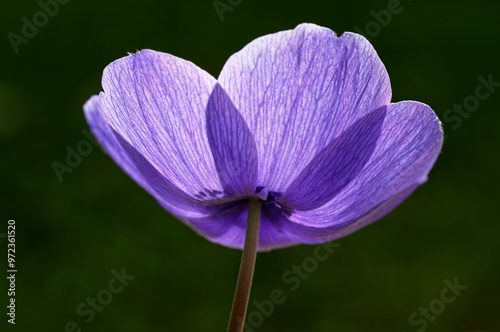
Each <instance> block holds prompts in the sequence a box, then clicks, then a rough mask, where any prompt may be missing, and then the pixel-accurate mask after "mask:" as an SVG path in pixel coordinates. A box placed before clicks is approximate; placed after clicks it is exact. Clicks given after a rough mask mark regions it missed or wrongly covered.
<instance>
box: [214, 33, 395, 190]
mask: <svg viewBox="0 0 500 332" xmlns="http://www.w3.org/2000/svg"><path fill="white" fill-rule="evenodd" d="M218 81H219V83H220V84H221V86H222V87H223V88H224V90H225V91H226V92H227V93H228V95H229V97H230V98H231V100H232V101H233V103H234V105H235V106H236V108H237V109H238V110H239V112H240V113H241V115H242V116H243V118H244V119H245V121H246V123H247V124H248V126H249V128H250V131H251V132H252V134H253V135H254V138H255V142H256V144H257V152H258V160H259V175H258V181H257V184H258V185H259V186H265V187H268V188H269V189H270V190H272V191H274V192H284V191H285V189H286V188H288V187H289V186H290V184H291V182H292V181H293V179H295V178H296V177H297V176H298V175H299V174H300V172H301V171H302V170H303V169H304V168H305V167H306V165H307V164H308V163H309V162H311V160H312V159H313V158H314V156H315V155H316V154H317V153H319V152H320V151H321V150H322V149H323V148H325V146H326V145H327V144H328V143H329V142H331V141H332V140H333V139H334V138H335V137H337V136H339V135H340V134H341V133H342V132H344V131H345V130H346V128H348V127H350V126H351V125H352V124H353V123H354V122H355V121H356V120H357V119H359V118H361V117H363V116H364V115H366V114H368V113H369V112H371V111H374V110H376V109H378V108H379V107H381V106H384V105H387V104H388V103H389V102H390V99H391V88H390V82H389V76H388V75H387V71H386V70H385V67H384V65H383V64H382V62H381V61H380V59H379V57H378V56H377V54H376V52H375V50H374V49H373V47H372V46H371V45H370V43H369V42H368V41H367V40H366V39H365V38H364V37H362V36H360V35H357V34H353V33H344V34H343V35H342V36H341V37H340V38H338V37H337V36H336V35H335V33H334V32H333V31H331V30H329V29H327V28H323V27H319V26H316V25H313V24H301V25H299V26H297V27H296V28H295V29H294V30H289V31H283V32H279V33H275V34H272V35H267V36H263V37H260V38H257V39H256V40H254V41H252V42H251V43H250V44H248V45H247V46H245V47H244V48H243V49H242V50H241V51H239V52H238V53H235V54H234V55H232V56H231V57H230V58H229V60H228V61H227V62H226V64H225V66H224V68H223V69H222V72H221V74H220V76H219V80H218Z"/></svg>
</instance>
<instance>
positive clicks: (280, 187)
mask: <svg viewBox="0 0 500 332" xmlns="http://www.w3.org/2000/svg"><path fill="white" fill-rule="evenodd" d="M102 86H103V90H104V92H101V93H100V94H99V95H98V96H97V95H95V96H93V97H91V98H90V100H89V101H88V102H87V103H86V104H85V105H84V111H85V115H86V118H87V121H88V123H89V125H90V127H91V130H92V132H93V133H94V135H95V136H96V138H97V139H98V141H99V142H100V144H101V145H102V146H103V147H104V149H105V150H106V151H107V153H108V154H109V155H110V156H111V157H112V158H113V159H114V161H115V162H116V163H117V164H118V165H119V166H120V167H121V168H123V170H124V171H125V172H126V173H127V174H128V175H129V176H130V177H132V178H133V179H134V180H135V181H136V182H137V183H138V184H139V185H140V186H141V187H143V188H144V189H145V190H146V191H147V192H149V193H150V194H151V195H152V196H153V197H154V198H155V199H156V200H157V201H158V203H159V204H160V205H161V206H162V207H164V208H165V209H166V210H168V211H169V212H170V213H172V214H173V215H175V216H176V217H177V218H179V219H180V220H182V221H183V222H184V223H186V224H187V225H189V226H190V227H192V228H193V229H194V230H195V231H196V232H197V233H199V234H200V235H202V236H203V237H205V238H206V239H208V240H210V241H212V242H215V243H218V244H221V245H224V246H227V247H231V248H239V249H243V258H242V264H241V267H240V276H239V279H238V283H237V288H236V295H235V300H234V304H233V311H232V314H231V319H230V323H229V331H241V330H242V326H243V319H244V317H245V313H246V307H247V302H248V296H249V292H250V286H251V279H252V276H253V270H254V263H255V257H256V252H257V251H263V250H271V249H276V248H282V247H286V246H291V245H296V244H301V243H304V244H315V243H323V242H327V241H331V240H334V239H337V238H339V237H343V236H345V235H347V234H350V233H352V232H354V231H356V230H358V229H359V228H361V227H363V226H366V225H368V224H370V223H372V222H374V221H376V220H377V219H379V218H381V217H382V216H384V215H386V214H387V213H389V212H390V211H391V210H392V209H394V208H395V207H396V206H397V205H398V204H399V203H401V202H402V201H403V200H404V199H406V198H407V197H408V196H409V195H410V194H411V193H412V192H413V191H414V190H415V189H416V188H417V187H418V186H419V185H421V184H422V183H424V182H425V181H426V180H427V175H428V173H429V171H430V170H431V168H432V166H433V164H434V162H435V161H436V159H437V157H438V155H439V152H440V150H441V145H442V140H443V133H442V129H441V125H440V122H439V119H438V118H437V116H436V114H435V113H434V112H433V110H432V109H431V108H430V107H429V106H427V105H425V104H422V103H419V102H415V101H403V102H398V103H391V84H390V81H389V76H388V74H387V71H386V69H385V67H384V65H383V64H382V62H381V60H380V58H379V57H378V55H377V53H376V52H375V50H374V49H373V47H372V45H371V44H370V43H369V42H368V41H367V40H366V39H365V38H364V37H362V36H360V35H357V34H354V33H349V32H346V33H344V34H343V35H342V36H341V37H337V36H336V34H335V33H334V32H333V31H331V30H329V29H327V28H323V27H320V26H317V25H314V24H300V25H299V26H297V27H296V28H295V29H293V30H288V31H282V32H278V33H275V34H270V35H266V36H263V37H260V38H257V39H255V40H254V41H252V42H251V43H249V44H248V45H247V46H245V47H244V48H243V49H242V50H241V51H239V52H237V53H235V54H233V55H232V56H231V57H230V58H229V60H228V61H227V62H226V64H225V65H224V67H223V69H222V71H221V73H220V75H219V77H218V79H215V78H214V77H212V76H211V75H210V74H208V73H207V72H206V71H204V70H202V69H200V68H199V67H197V66H196V65H195V64H193V63H192V62H189V61H186V60H183V59H181V58H178V57H175V56H173V55H170V54H166V53H160V52H155V51H152V50H143V51H140V52H138V53H136V54H132V55H129V56H126V57H124V58H121V59H118V60H116V61H114V62H112V63H111V64H110V65H108V66H107V67H106V68H105V69H104V74H103V79H102Z"/></svg>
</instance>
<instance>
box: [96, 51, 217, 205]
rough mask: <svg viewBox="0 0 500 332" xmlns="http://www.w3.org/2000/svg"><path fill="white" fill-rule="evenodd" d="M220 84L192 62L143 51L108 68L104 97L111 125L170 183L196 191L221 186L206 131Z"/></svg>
mask: <svg viewBox="0 0 500 332" xmlns="http://www.w3.org/2000/svg"><path fill="white" fill-rule="evenodd" d="M215 84H216V81H215V79H214V78H213V77H212V76H210V75H209V74H208V73H206V72H205V71H203V70H202V69H200V68H198V67H197V66H195V65H194V64H193V63H191V62H189V61H185V60H182V59H180V58H177V57H174V56H172V55H169V54H166V53H160V52H155V51H151V50H144V51H141V52H140V53H136V54H133V55H130V56H127V57H124V58H122V59H119V60H117V61H115V62H113V63H111V64H110V65H109V66H107V67H106V69H105V70H104V75H103V80H102V85H103V88H104V92H103V93H101V94H100V101H101V106H102V111H103V114H104V117H105V119H106V121H107V122H108V123H109V125H110V126H111V127H112V128H113V129H114V130H115V131H116V132H117V133H118V134H119V135H120V136H121V137H123V139H124V140H125V141H126V142H128V143H129V144H130V145H131V146H132V147H133V148H134V149H136V150H137V152H138V153H139V154H141V155H142V156H144V158H145V159H146V160H147V161H148V162H149V163H151V164H152V165H153V167H154V168H155V169H156V170H158V172H159V173H160V174H161V175H162V177H164V178H165V179H166V180H167V181H169V183H171V184H172V185H173V186H175V187H176V188H178V189H179V190H181V191H182V192H185V193H187V194H188V195H191V196H195V195H201V193H204V192H205V189H207V188H208V189H209V190H211V191H222V186H221V184H220V181H219V178H218V176H217V171H216V168H215V165H214V161H213V158H212V153H211V150H210V146H209V143H208V139H207V135H206V132H207V131H206V114H205V110H206V107H207V102H208V98H209V96H210V94H211V92H212V89H213V87H214V86H215ZM202 196H203V195H202Z"/></svg>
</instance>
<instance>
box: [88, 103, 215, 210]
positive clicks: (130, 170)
mask: <svg viewBox="0 0 500 332" xmlns="http://www.w3.org/2000/svg"><path fill="white" fill-rule="evenodd" d="M83 108H84V113H85V116H86V118H87V122H88V124H89V126H90V129H91V130H92V133H93V134H94V136H95V137H96V138H97V140H98V142H99V143H100V144H101V146H102V147H103V148H104V150H105V151H106V152H107V153H108V154H109V155H110V157H111V158H112V159H113V160H114V161H115V162H116V163H117V164H118V165H119V166H120V167H121V168H122V169H123V170H124V171H125V173H127V174H128V175H129V176H130V177H131V178H132V179H133V180H134V181H135V182H137V184H139V185H140V186H141V187H142V188H144V189H145V190H146V191H147V192H148V193H149V194H150V195H152V196H153V197H155V198H156V200H157V201H158V202H159V203H160V204H161V205H162V206H163V207H164V208H166V209H167V210H169V211H170V212H171V213H173V214H175V215H177V216H185V217H201V216H204V215H206V213H203V210H202V208H200V207H199V206H197V205H199V203H197V202H196V201H194V200H193V199H192V198H191V197H189V196H188V197H187V198H186V196H187V195H186V194H185V193H183V192H180V190H179V189H177V188H171V192H174V193H175V194H174V195H170V196H166V195H162V193H161V192H160V193H157V191H156V190H155V186H158V184H157V183H153V184H154V185H153V186H151V185H150V182H151V181H148V179H149V180H150V179H152V178H154V177H155V175H156V173H157V172H156V173H153V174H151V172H147V171H144V168H145V167H144V166H143V167H142V168H143V169H141V168H138V167H137V165H136V164H137V162H136V161H135V160H134V159H138V158H137V156H136V158H134V156H135V154H132V155H131V153H130V151H131V148H130V147H129V151H127V149H126V148H124V147H123V146H122V145H123V141H124V140H123V138H121V139H120V137H119V135H117V134H116V133H115V132H114V131H113V129H111V128H110V127H109V125H108V124H107V123H106V121H105V120H104V118H103V116H102V113H101V105H100V102H99V97H98V96H92V97H91V98H90V99H89V100H88V101H87V102H86V103H85V105H84V106H83ZM120 141H121V142H120ZM142 165H144V162H143V163H142ZM188 199H190V200H188Z"/></svg>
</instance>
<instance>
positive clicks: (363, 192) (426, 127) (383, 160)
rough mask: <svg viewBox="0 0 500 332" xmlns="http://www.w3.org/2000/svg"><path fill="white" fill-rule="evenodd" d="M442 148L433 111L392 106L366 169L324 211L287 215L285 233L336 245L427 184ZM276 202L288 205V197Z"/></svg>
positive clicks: (412, 105)
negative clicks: (334, 241) (291, 231)
mask: <svg viewBox="0 0 500 332" xmlns="http://www.w3.org/2000/svg"><path fill="white" fill-rule="evenodd" d="M442 143H443V132H442V129H441V124H440V122H439V119H438V118H437V116H436V114H435V113H434V111H433V110H432V109H431V108H430V107H429V106H427V105H425V104H422V103H418V102H414V101H404V102H399V103H395V104H390V105H389V106H388V107H387V113H386V116H385V119H384V123H383V126H382V130H381V135H380V137H379V138H378V141H377V146H376V148H375V150H374V151H373V153H372V155H371V157H370V160H369V161H368V162H367V163H366V164H365V166H364V168H363V170H362V171H361V172H359V173H358V175H357V176H356V177H355V178H354V179H352V181H351V182H350V183H349V184H348V185H347V186H345V187H344V188H343V189H342V190H341V191H340V192H339V193H337V194H336V196H335V197H333V199H332V200H330V201H329V202H327V203H326V204H324V205H322V206H321V207H318V208H316V209H313V210H308V211H293V212H291V213H290V212H289V216H288V217H287V220H288V223H289V224H288V226H286V227H285V226H283V229H287V228H288V229H295V230H298V229H302V231H294V232H293V233H294V234H295V239H300V240H301V241H303V242H304V243H316V241H319V242H321V241H320V240H318V234H321V239H323V240H324V239H329V240H332V239H335V238H338V237H341V236H344V235H347V234H349V233H351V232H353V231H355V230H357V229H359V228H361V227H363V226H365V225H367V224H369V223H371V222H374V221H376V220H377V219H379V218H381V217H382V216H384V215H385V214H387V213H389V212H390V211H391V210H392V209H393V208H394V207H395V206H396V205H397V204H399V203H400V202H401V201H402V200H404V199H405V198H406V197H407V196H408V195H409V194H411V192H413V190H414V189H415V188H416V187H418V186H419V185H421V184H422V183H424V182H425V181H426V180H427V175H428V173H429V172H430V170H431V168H432V166H433V165H434V163H435V161H436V159H437V157H438V155H439V152H440V150H441V146H442ZM277 203H281V204H283V206H288V205H287V204H288V203H287V202H286V198H285V199H284V200H283V201H282V202H280V201H277ZM283 231H285V230H283ZM314 234H315V235H314Z"/></svg>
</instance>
